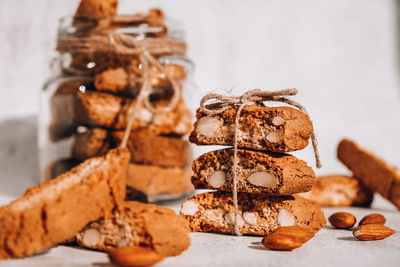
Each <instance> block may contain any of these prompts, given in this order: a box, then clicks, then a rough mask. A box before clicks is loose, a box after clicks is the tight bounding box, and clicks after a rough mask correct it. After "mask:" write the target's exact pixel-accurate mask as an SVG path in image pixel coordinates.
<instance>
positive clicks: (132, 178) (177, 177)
mask: <svg viewBox="0 0 400 267" xmlns="http://www.w3.org/2000/svg"><path fill="white" fill-rule="evenodd" d="M190 175H191V172H190V171H189V170H188V169H181V168H162V167H157V166H151V165H144V164H129V167H128V176H127V185H128V186H130V187H132V188H135V189H137V190H139V191H142V192H143V193H145V194H147V195H148V197H149V199H150V201H153V200H156V199H159V198H162V195H163V194H168V195H176V196H177V197H179V196H182V195H183V194H186V193H189V192H190V191H192V190H193V186H192V184H191V183H190Z"/></svg>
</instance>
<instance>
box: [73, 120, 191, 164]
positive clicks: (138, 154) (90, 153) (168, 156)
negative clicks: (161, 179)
mask: <svg viewBox="0 0 400 267" xmlns="http://www.w3.org/2000/svg"><path fill="white" fill-rule="evenodd" d="M123 136H124V131H107V130H105V129H101V128H93V129H87V130H86V131H85V132H82V133H79V134H77V135H76V136H75V141H74V144H73V146H72V157H73V158H75V159H77V160H85V159H87V158H91V157H94V156H98V155H103V154H105V153H106V151H107V149H109V148H113V147H117V146H119V145H120V143H121V142H122V139H123ZM127 147H128V149H129V150H130V152H131V154H132V157H131V162H132V163H141V164H149V165H154V166H159V167H181V168H183V167H187V166H188V165H189V164H190V162H191V161H192V151H191V148H190V144H189V143H188V141H186V140H184V139H182V138H181V137H180V136H160V135H157V134H155V133H154V132H152V131H149V130H147V129H141V130H137V131H132V132H131V133H130V136H129V140H128V143H127Z"/></svg>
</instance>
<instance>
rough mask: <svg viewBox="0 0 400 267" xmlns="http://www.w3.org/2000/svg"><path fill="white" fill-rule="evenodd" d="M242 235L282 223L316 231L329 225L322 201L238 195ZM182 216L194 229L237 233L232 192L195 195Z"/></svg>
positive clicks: (290, 197)
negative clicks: (320, 202) (321, 205)
mask: <svg viewBox="0 0 400 267" xmlns="http://www.w3.org/2000/svg"><path fill="white" fill-rule="evenodd" d="M238 206H239V211H240V216H239V217H238V219H237V221H238V222H239V231H240V233H241V234H250V235H266V234H269V233H271V232H272V231H273V230H275V229H276V228H278V227H280V226H291V225H297V226H299V227H303V228H305V229H307V230H309V231H312V232H316V231H318V230H319V229H321V228H322V226H323V225H325V224H326V220H325V217H324V213H323V212H322V210H321V209H320V207H319V205H318V204H315V203H313V202H311V201H309V200H306V199H304V198H302V197H299V196H282V197H279V198H274V197H267V196H265V195H255V194H247V193H239V194H238ZM180 215H181V216H183V217H184V218H185V219H186V220H187V221H188V222H189V225H190V227H191V229H192V231H200V232H222V233H231V232H234V207H233V200H232V193H229V192H221V191H216V192H208V193H202V194H198V195H194V196H191V197H190V198H189V199H188V200H187V201H186V202H184V203H183V204H182V207H181V211H180Z"/></svg>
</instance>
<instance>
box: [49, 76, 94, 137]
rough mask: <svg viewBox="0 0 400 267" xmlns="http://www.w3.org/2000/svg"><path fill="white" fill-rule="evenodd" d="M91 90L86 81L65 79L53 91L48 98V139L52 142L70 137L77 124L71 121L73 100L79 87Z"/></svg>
mask: <svg viewBox="0 0 400 267" xmlns="http://www.w3.org/2000/svg"><path fill="white" fill-rule="evenodd" d="M80 86H83V87H84V88H85V89H86V88H92V86H90V84H89V83H88V82H87V81H84V80H76V79H68V78H65V79H63V80H61V82H60V83H59V84H58V85H57V88H55V89H54V93H53V94H52V95H51V97H50V113H51V122H50V126H49V137H50V140H52V141H58V140H60V139H62V138H66V137H68V136H71V135H72V134H73V133H74V132H75V130H76V128H77V124H76V123H74V121H73V119H72V118H73V114H74V108H73V107H74V105H73V103H74V99H75V95H76V93H77V92H78V91H79V87H80Z"/></svg>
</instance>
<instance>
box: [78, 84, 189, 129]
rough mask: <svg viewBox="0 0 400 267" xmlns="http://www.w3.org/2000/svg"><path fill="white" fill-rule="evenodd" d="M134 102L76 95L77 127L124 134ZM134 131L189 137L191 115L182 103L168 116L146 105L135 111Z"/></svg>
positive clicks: (160, 103)
mask: <svg viewBox="0 0 400 267" xmlns="http://www.w3.org/2000/svg"><path fill="white" fill-rule="evenodd" d="M168 104H169V102H168V101H161V100H160V101H157V102H155V103H154V105H155V106H156V107H157V108H163V107H165V106H167V105H168ZM134 105H136V100H135V99H125V98H123V97H118V96H114V95H111V94H107V93H101V92H91V91H86V92H84V93H81V92H79V93H77V95H76V98H75V104H74V116H73V120H74V122H75V123H77V124H80V125H88V126H99V127H106V128H110V129H117V130H123V129H125V127H126V126H127V123H128V120H129V118H130V115H131V112H132V109H131V107H132V106H134ZM136 114H137V115H136V116H135V120H134V122H133V125H132V130H135V129H139V128H142V127H147V128H148V129H149V130H152V131H154V132H157V133H162V134H169V133H175V134H186V133H188V132H189V131H190V129H191V115H190V111H189V110H188V109H187V107H186V106H185V104H184V103H183V101H182V100H180V101H179V102H178V103H177V105H176V107H175V108H174V109H173V110H171V111H168V112H160V113H156V114H153V113H151V112H150V111H149V110H148V109H146V108H145V107H144V105H143V104H141V105H140V107H139V108H138V109H137V110H136Z"/></svg>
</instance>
